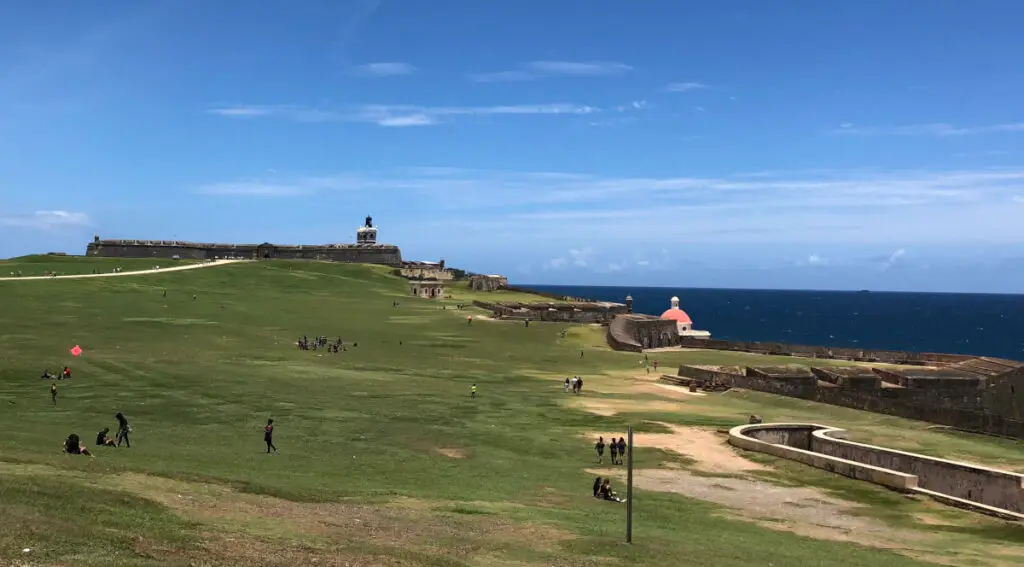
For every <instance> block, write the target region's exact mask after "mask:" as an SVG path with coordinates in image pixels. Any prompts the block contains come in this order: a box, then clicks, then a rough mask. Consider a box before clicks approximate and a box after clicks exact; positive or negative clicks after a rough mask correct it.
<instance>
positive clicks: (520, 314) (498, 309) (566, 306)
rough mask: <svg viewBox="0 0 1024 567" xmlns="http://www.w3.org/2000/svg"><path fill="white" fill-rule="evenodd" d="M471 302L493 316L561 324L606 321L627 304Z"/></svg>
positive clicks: (603, 322) (609, 321) (623, 309)
mask: <svg viewBox="0 0 1024 567" xmlns="http://www.w3.org/2000/svg"><path fill="white" fill-rule="evenodd" d="M473 305H474V306H476V307H480V308H482V309H487V310H488V311H490V312H491V313H492V314H493V317H494V318H496V319H513V320H520V321H525V320H527V319H529V320H531V321H550V322H560V323H599V324H608V323H611V321H612V320H613V319H614V318H615V316H616V315H618V314H620V313H624V312H625V309H626V306H625V305H622V304H619V303H604V302H593V303H592V302H573V303H540V302H537V303H517V302H506V303H503V302H487V301H474V302H473Z"/></svg>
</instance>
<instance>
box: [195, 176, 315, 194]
mask: <svg viewBox="0 0 1024 567" xmlns="http://www.w3.org/2000/svg"><path fill="white" fill-rule="evenodd" d="M312 191H313V188H312V187H308V186H306V185H305V184H303V183H301V182H300V183H295V184H279V183H269V182H266V181H262V180H259V179H253V180H249V181H230V182H224V183H211V184H208V185H203V186H201V187H199V188H198V189H197V192H198V193H202V194H204V195H224V196H250V197H287V196H292V195H304V194H307V193H310V192H312Z"/></svg>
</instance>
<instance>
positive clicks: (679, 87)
mask: <svg viewBox="0 0 1024 567" xmlns="http://www.w3.org/2000/svg"><path fill="white" fill-rule="evenodd" d="M710 88H711V87H709V86H708V85H705V84H704V83H694V82H688V83H672V84H669V85H666V86H665V88H664V89H662V90H663V91H665V92H669V93H685V92H687V91H695V90H703V89H710Z"/></svg>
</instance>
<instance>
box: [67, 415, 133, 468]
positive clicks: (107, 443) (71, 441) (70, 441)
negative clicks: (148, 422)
mask: <svg viewBox="0 0 1024 567" xmlns="http://www.w3.org/2000/svg"><path fill="white" fill-rule="evenodd" d="M114 419H116V420H117V434H116V436H115V438H114V439H111V438H110V435H109V433H110V428H109V427H104V428H103V429H101V430H100V432H99V433H97V434H96V446H97V447H120V446H121V443H124V444H125V446H126V447H127V448H129V449H130V448H131V446H132V443H131V441H130V440H129V439H128V434H129V433H131V431H132V426H131V425H129V424H128V419H127V418H126V417H125V416H124V414H123V413H121V412H117V415H115V416H114ZM63 450H64V452H65V453H67V454H69V455H86V456H89V457H91V456H92V453H90V452H89V448H88V447H86V446H85V443H82V439H81V438H80V437H79V436H78V434H77V433H72V434H71V435H68V436H67V439H64V447H63Z"/></svg>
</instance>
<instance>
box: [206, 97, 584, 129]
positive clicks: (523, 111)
mask: <svg viewBox="0 0 1024 567" xmlns="http://www.w3.org/2000/svg"><path fill="white" fill-rule="evenodd" d="M208 112H209V113H210V114H215V115H218V116H223V117H227V118H244V119H251V118H277V119H283V120H292V121H295V122H366V123H370V124H377V125H378V126H385V127H403V126H428V125H432V124H439V123H441V122H443V121H445V120H446V119H451V118H454V117H466V116H557V115H563V116H573V115H586V114H594V113H598V112H602V109H600V108H597V107H594V106H588V105H583V104H568V103H552V104H508V105H495V106H416V105H396V104H364V105H358V106H352V107H347V108H344V109H342V110H332V109H321V108H310V107H302V106H294V105H267V106H262V105H239V106H224V107H220V108H214V109H211V110H209V111H208Z"/></svg>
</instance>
